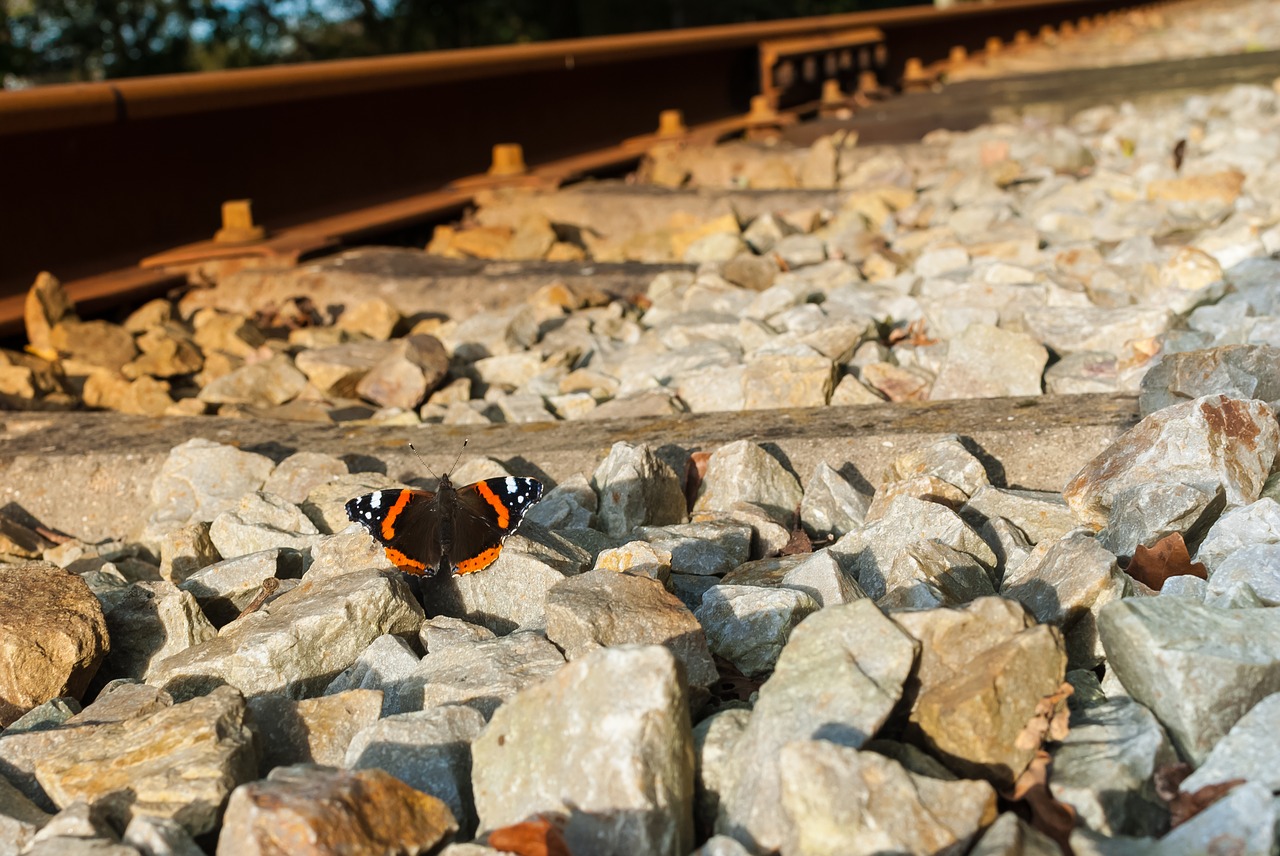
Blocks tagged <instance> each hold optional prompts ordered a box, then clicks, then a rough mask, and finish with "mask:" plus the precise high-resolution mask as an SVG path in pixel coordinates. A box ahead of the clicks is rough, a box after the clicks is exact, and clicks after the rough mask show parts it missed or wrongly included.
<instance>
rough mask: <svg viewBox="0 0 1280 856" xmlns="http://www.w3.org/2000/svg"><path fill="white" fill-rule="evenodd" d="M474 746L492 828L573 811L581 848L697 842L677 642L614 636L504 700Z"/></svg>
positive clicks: (680, 853) (479, 801) (653, 849)
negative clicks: (671, 647)
mask: <svg viewBox="0 0 1280 856" xmlns="http://www.w3.org/2000/svg"><path fill="white" fill-rule="evenodd" d="M601 746H608V751H607V752H601V751H600V747H601ZM472 752H473V757H474V767H473V772H472V783H473V785H474V788H475V800H476V810H477V812H478V813H479V815H480V826H481V829H482V830H492V829H495V828H498V827H501V826H505V825H507V824H511V823H518V822H520V821H523V820H526V819H528V818H529V817H531V816H533V815H536V814H539V813H552V814H567V815H568V819H567V821H566V823H565V826H564V836H565V840H566V842H567V843H568V845H569V849H570V850H571V851H573V852H575V853H595V854H601V856H608V854H620V855H621V854H634V853H652V854H666V856H684V854H687V853H688V852H689V851H690V850H691V849H692V848H693V736H692V732H691V728H690V725H689V714H688V701H687V698H686V690H685V684H684V681H683V680H682V679H681V676H680V668H679V665H678V663H677V661H676V659H675V657H674V656H673V655H672V654H671V652H670V651H668V650H667V649H666V648H663V647H661V646H657V645H645V646H635V647H631V646H627V647H619V648H604V649H600V650H597V651H593V652H592V653H590V654H588V655H587V656H585V657H583V658H582V659H580V660H576V661H574V662H572V663H570V664H568V665H567V666H565V667H564V669H563V670H562V671H561V672H560V673H559V674H557V675H556V676H555V677H553V678H551V679H550V680H548V681H545V682H543V683H541V684H539V685H537V686H534V687H530V688H528V689H526V690H524V691H523V692H521V693H520V694H519V695H517V696H516V697H515V698H513V699H512V700H511V701H509V702H507V704H505V705H504V706H503V707H502V708H500V709H499V710H498V711H497V712H496V713H495V714H494V715H493V719H492V721H491V722H490V723H489V727H488V728H487V729H485V731H484V733H483V734H481V735H480V737H479V739H477V740H476V742H475V744H474V746H473V747H472ZM584 770H590V771H591V773H590V775H583V771H584Z"/></svg>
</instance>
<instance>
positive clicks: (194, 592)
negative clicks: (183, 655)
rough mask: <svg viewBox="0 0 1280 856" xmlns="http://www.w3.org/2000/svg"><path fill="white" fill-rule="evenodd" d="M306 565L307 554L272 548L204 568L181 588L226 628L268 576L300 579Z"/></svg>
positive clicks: (256, 593)
mask: <svg viewBox="0 0 1280 856" xmlns="http://www.w3.org/2000/svg"><path fill="white" fill-rule="evenodd" d="M304 565H305V557H304V556H303V554H301V553H299V552H298V551H297V550H293V549H290V548H288V547H272V548H270V549H267V550H260V551H258V552H254V553H248V554H247V555H237V556H236V557H235V558H232V559H223V560H222V561H220V562H215V563H214V564H212V565H209V566H207V567H204V568H201V569H200V570H198V571H196V572H195V573H194V574H192V575H191V576H189V577H187V579H186V580H185V581H183V582H182V584H181V585H180V586H179V588H180V589H181V590H182V592H183V594H186V595H187V596H188V597H194V599H195V600H196V601H197V602H198V603H199V605H200V608H201V609H203V610H204V613H205V615H207V616H208V617H209V620H210V621H212V622H213V623H214V625H216V626H218V627H222V626H223V625H226V624H229V623H231V622H232V621H234V620H235V619H236V618H238V617H239V616H240V613H241V612H242V611H243V610H244V608H245V607H247V606H248V605H249V604H250V603H252V602H253V600H254V598H256V597H258V596H259V595H260V594H261V592H262V586H263V583H265V582H266V581H267V580H268V579H276V580H281V579H296V578H298V577H301V576H302V571H303V567H304Z"/></svg>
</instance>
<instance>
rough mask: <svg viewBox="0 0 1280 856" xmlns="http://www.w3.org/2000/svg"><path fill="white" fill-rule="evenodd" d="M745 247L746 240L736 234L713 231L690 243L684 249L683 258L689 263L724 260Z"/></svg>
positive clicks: (740, 251) (742, 250)
mask: <svg viewBox="0 0 1280 856" xmlns="http://www.w3.org/2000/svg"><path fill="white" fill-rule="evenodd" d="M746 249H747V244H746V242H745V241H743V240H742V238H741V237H739V236H738V235H734V234H730V233H728V232H715V233H713V234H710V235H707V236H705V237H702V238H699V239H698V240H696V241H694V242H693V243H692V244H690V245H689V248H688V249H687V250H685V251H684V256H683V260H684V261H686V262H689V263H690V264H703V263H706V262H726V261H728V260H729V259H731V258H733V257H734V256H736V255H738V254H740V253H742V252H744V251H745V250H746Z"/></svg>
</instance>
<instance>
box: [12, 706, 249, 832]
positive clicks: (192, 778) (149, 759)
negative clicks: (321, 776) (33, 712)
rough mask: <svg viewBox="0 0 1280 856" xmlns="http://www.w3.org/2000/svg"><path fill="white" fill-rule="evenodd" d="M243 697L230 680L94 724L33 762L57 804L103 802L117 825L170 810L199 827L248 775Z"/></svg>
mask: <svg viewBox="0 0 1280 856" xmlns="http://www.w3.org/2000/svg"><path fill="white" fill-rule="evenodd" d="M244 715H245V702H244V697H243V696H241V695H240V693H239V692H238V691H236V690H235V689H233V688H231V687H218V688H217V689H215V690H214V691H213V692H211V693H209V695H207V696H202V697H200V698H197V699H192V700H191V701H189V702H186V703H185V704H177V705H174V706H172V707H166V708H163V709H162V710H159V711H156V712H155V713H152V714H150V715H147V716H142V717H139V718H137V719H128V720H124V721H122V722H113V723H108V724H105V725H100V726H97V727H96V728H94V729H93V730H92V731H91V732H89V733H87V734H83V735H79V736H77V739H75V740H68V741H66V742H65V743H63V744H62V745H61V746H59V747H58V748H56V749H55V750H53V751H52V752H50V753H49V754H48V755H46V756H45V757H43V758H41V759H39V760H38V761H37V762H36V778H37V779H38V780H39V782H40V785H41V786H42V787H43V788H44V789H45V791H46V792H47V793H48V794H49V796H50V798H52V800H53V801H54V803H55V804H57V805H58V806H62V807H65V806H68V805H71V804H72V803H74V802H85V803H88V804H90V805H100V806H102V807H103V808H104V809H105V810H106V811H107V813H108V814H109V815H110V816H111V818H112V819H113V820H114V821H115V822H116V823H117V824H119V825H120V826H124V825H125V824H126V823H127V822H128V820H129V819H130V818H132V817H133V816H134V815H149V816H152V817H167V818H172V819H173V820H175V821H177V822H178V823H180V824H182V826H184V827H185V828H186V829H187V831H188V832H190V833H191V834H193V835H200V834H203V833H205V832H208V831H209V830H211V829H213V828H215V827H216V826H217V824H218V818H219V815H220V814H221V812H222V806H223V805H224V804H225V801H226V799H227V795H228V794H230V793H231V791H232V789H234V788H235V787H236V786H237V785H239V784H240V783H241V782H243V781H247V780H249V779H251V778H252V777H253V775H254V772H255V771H254V756H253V742H252V734H251V732H250V731H249V729H248V728H247V727H246V726H245V724H244Z"/></svg>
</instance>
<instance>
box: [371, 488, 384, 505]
mask: <svg viewBox="0 0 1280 856" xmlns="http://www.w3.org/2000/svg"><path fill="white" fill-rule="evenodd" d="M369 507H370V508H381V507H382V491H380V490H376V491H374V492H373V493H371V494H369Z"/></svg>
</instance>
